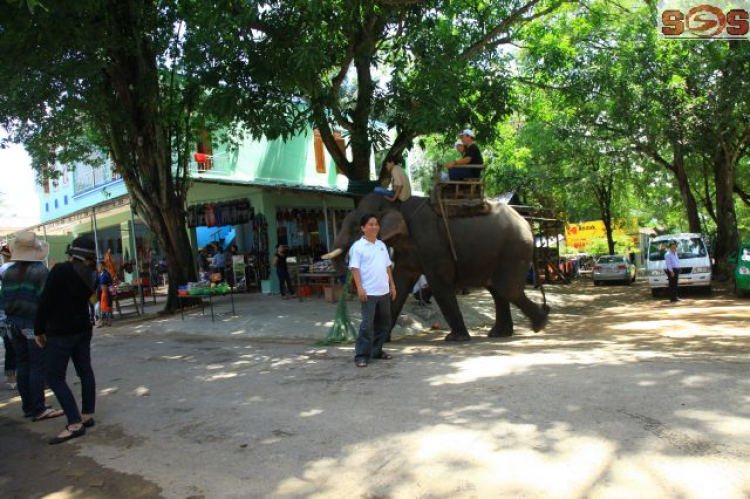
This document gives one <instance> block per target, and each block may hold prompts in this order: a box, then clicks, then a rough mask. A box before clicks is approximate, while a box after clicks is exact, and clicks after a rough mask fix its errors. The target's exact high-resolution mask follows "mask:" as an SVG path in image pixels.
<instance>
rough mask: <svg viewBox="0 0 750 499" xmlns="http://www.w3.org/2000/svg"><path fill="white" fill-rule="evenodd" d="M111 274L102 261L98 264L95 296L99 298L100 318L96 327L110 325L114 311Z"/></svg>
mask: <svg viewBox="0 0 750 499" xmlns="http://www.w3.org/2000/svg"><path fill="white" fill-rule="evenodd" d="M113 284H114V281H113V280H112V275H111V274H110V273H109V271H108V270H107V267H105V266H104V262H100V264H99V275H98V277H97V288H96V297H97V298H98V299H99V313H100V314H101V316H102V320H101V322H100V323H99V326H97V327H103V326H111V325H112V317H113V315H114V311H113V310H112V285H113Z"/></svg>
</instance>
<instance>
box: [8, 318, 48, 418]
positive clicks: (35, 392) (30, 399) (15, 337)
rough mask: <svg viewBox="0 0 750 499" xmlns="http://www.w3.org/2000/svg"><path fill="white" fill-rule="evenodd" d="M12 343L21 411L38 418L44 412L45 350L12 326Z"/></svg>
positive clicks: (25, 414)
mask: <svg viewBox="0 0 750 499" xmlns="http://www.w3.org/2000/svg"><path fill="white" fill-rule="evenodd" d="M11 341H12V342H13V351H14V352H15V354H16V382H17V383H18V394H19V395H21V409H22V410H23V414H24V416H38V415H40V414H41V413H43V412H44V409H45V406H44V376H45V357H46V352H45V350H44V349H42V348H39V346H38V345H37V344H36V342H35V341H34V340H29V339H27V338H26V336H24V334H23V332H21V329H20V328H18V327H16V326H11Z"/></svg>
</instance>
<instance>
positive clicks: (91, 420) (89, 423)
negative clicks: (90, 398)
mask: <svg viewBox="0 0 750 499" xmlns="http://www.w3.org/2000/svg"><path fill="white" fill-rule="evenodd" d="M82 424H83V426H84V428H91V427H92V426H94V425H95V424H96V421H94V418H88V419H87V420H86V421H84V422H83V423H82Z"/></svg>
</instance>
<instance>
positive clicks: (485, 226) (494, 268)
mask: <svg viewBox="0 0 750 499" xmlns="http://www.w3.org/2000/svg"><path fill="white" fill-rule="evenodd" d="M488 204H489V212H488V213H486V214H483V215H475V216H464V217H454V218H448V219H447V223H448V225H449V226H450V237H451V238H452V240H453V244H454V247H455V259H454V254H453V251H452V249H451V243H450V240H449V235H448V232H447V231H446V228H445V221H444V220H443V217H442V216H441V215H439V214H438V213H436V212H435V211H434V210H433V209H432V206H431V204H430V200H429V198H424V197H419V196H412V197H411V198H410V199H409V200H407V201H405V202H403V203H400V202H395V203H393V202H390V201H388V200H386V199H385V198H384V197H383V196H382V195H379V194H368V195H366V196H365V197H363V198H362V199H361V200H360V201H359V203H358V205H357V207H356V208H355V210H354V211H352V212H350V213H349V214H348V215H347V216H346V217H345V218H344V220H343V225H342V228H341V230H340V231H339V233H338V234H337V235H336V237H335V239H334V242H333V247H332V251H331V252H330V253H328V254H327V255H325V257H324V258H326V259H330V260H333V262H334V266H335V267H336V268H337V269H338V270H339V271H340V272H342V273H343V272H345V269H346V267H345V261H344V258H343V257H344V256H345V255H346V254H347V253H348V251H349V248H350V247H351V246H352V244H354V242H355V241H356V240H357V239H359V238H360V237H362V232H361V229H360V227H359V220H360V218H361V217H362V216H363V215H365V214H374V215H375V216H377V217H378V219H379V221H380V238H381V239H382V240H383V242H385V243H386V245H387V246H388V247H390V248H393V261H394V268H393V279H394V281H395V285H396V292H397V296H396V300H395V301H394V302H393V303H392V305H391V330H392V329H393V326H394V325H395V324H396V319H397V318H398V316H399V315H400V313H401V309H402V308H403V305H404V302H405V301H406V298H407V297H408V295H409V294H410V291H411V289H412V288H413V287H414V284H415V283H416V282H417V280H418V279H419V276H420V275H421V274H424V275H425V276H426V277H427V282H428V283H429V285H430V290H431V291H432V292H433V296H434V298H435V300H436V301H437V304H438V306H439V307H440V310H441V312H442V313H443V316H444V317H445V319H446V321H447V322H448V325H449V326H450V332H449V334H448V335H447V336H446V337H445V340H446V341H469V340H470V339H471V336H470V335H469V332H468V330H467V328H466V325H465V324H464V319H463V315H462V314H461V310H460V308H459V305H458V301H457V299H456V295H455V290H456V289H458V288H462V287H484V288H486V289H487V290H488V291H489V292H490V293H491V295H492V298H493V299H494V302H495V313H496V320H495V325H494V326H493V327H492V329H491V330H490V332H489V334H488V336H490V337H508V336H512V335H513V318H512V316H511V313H510V304H511V303H512V304H514V305H516V306H517V307H518V308H520V309H521V311H522V312H523V313H524V314H525V315H526V317H528V318H529V319H530V320H531V325H532V328H533V330H534V331H540V330H541V329H543V328H544V326H545V324H546V322H547V316H548V314H549V308H548V307H547V306H546V304H545V305H544V306H540V305H537V304H536V303H534V302H532V301H531V300H530V299H529V298H528V297H527V296H526V292H525V289H524V288H525V284H526V272H527V271H528V269H529V266H530V264H531V261H532V256H533V249H534V248H533V244H534V238H533V233H532V231H531V227H530V225H529V223H528V222H527V221H526V220H524V218H523V217H521V215H519V214H518V213H517V212H516V211H515V210H514V209H513V208H511V207H510V206H508V205H505V204H499V203H488Z"/></svg>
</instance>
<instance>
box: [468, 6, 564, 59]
mask: <svg viewBox="0 0 750 499" xmlns="http://www.w3.org/2000/svg"><path fill="white" fill-rule="evenodd" d="M540 1H541V0H530V1H529V2H528V3H527V4H526V5H523V6H521V7H519V8H517V9H516V10H514V11H513V12H511V13H510V14H509V15H508V17H506V18H505V19H503V21H502V22H501V23H500V24H498V25H497V26H495V27H494V28H493V29H492V30H490V32H489V33H487V34H486V35H485V36H484V38H482V39H481V40H478V41H477V42H475V43H474V44H473V45H471V46H470V47H469V48H467V49H466V50H465V51H464V52H463V53H462V54H461V55H460V57H461V58H462V59H471V58H472V57H474V56H475V55H477V54H479V53H481V52H484V51H485V50H487V49H490V48H494V46H497V45H496V44H499V43H497V42H498V41H497V40H496V39H497V37H498V36H500V35H501V34H503V33H505V32H506V31H507V30H508V29H510V28H512V27H513V26H515V25H517V24H525V23H528V22H530V21H533V20H534V19H537V18H539V17H543V16H546V15H547V14H550V13H551V12H554V11H555V10H557V9H558V8H559V7H560V5H561V4H562V3H566V2H570V1H574V0H561V1H560V3H558V4H555V5H553V6H551V7H548V8H546V9H543V10H541V11H539V12H536V13H534V14H531V15H530V16H527V17H524V14H526V13H527V12H529V11H530V10H532V9H533V8H534V7H535V6H536V4H538V3H539V2H540ZM505 38H506V39H507V41H510V40H511V39H512V37H511V36H508V37H505ZM505 43H507V42H505Z"/></svg>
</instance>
